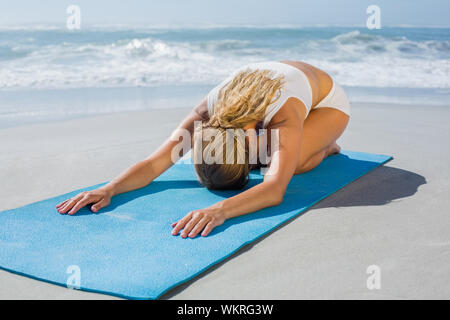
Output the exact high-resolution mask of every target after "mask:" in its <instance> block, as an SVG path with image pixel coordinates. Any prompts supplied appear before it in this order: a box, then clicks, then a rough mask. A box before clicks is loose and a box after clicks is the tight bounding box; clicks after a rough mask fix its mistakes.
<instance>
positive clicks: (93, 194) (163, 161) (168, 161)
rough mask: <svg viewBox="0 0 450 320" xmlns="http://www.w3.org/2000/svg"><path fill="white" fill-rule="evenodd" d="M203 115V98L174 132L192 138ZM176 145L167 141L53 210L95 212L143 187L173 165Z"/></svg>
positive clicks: (204, 102)
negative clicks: (98, 185)
mask: <svg viewBox="0 0 450 320" xmlns="http://www.w3.org/2000/svg"><path fill="white" fill-rule="evenodd" d="M207 115H208V109H207V102H206V98H205V99H203V100H202V101H201V102H200V104H199V105H198V106H197V107H195V108H194V109H193V110H192V111H191V112H190V113H189V114H188V115H187V116H186V117H185V118H184V119H183V121H181V123H180V124H179V125H178V127H177V128H176V129H175V131H174V132H179V130H180V129H184V130H188V131H189V132H190V134H191V135H192V133H193V130H194V121H200V120H206V119H207V117H208V116H207ZM179 143H180V141H174V140H173V139H171V138H168V139H167V140H166V141H165V142H164V143H163V144H162V145H161V146H160V147H159V148H158V149H157V150H156V151H155V152H154V153H153V154H152V155H150V156H149V157H148V158H146V159H144V160H142V161H140V162H138V163H136V164H135V165H133V166H131V167H129V168H128V169H126V170H125V171H124V172H123V173H122V174H120V175H119V176H117V177H116V178H115V179H113V180H112V181H111V182H109V183H108V184H106V185H104V186H102V187H100V188H99V189H96V190H92V191H88V192H82V193H80V194H78V195H77V196H75V197H73V198H71V199H67V200H66V201H63V202H61V203H60V204H58V205H57V206H56V208H57V210H58V212H59V213H61V214H65V213H68V214H70V215H72V214H75V213H76V212H77V211H78V210H80V209H81V208H82V207H84V206H86V205H88V204H91V203H93V204H94V205H93V206H92V207H91V210H92V211H94V212H97V211H98V210H99V209H101V208H103V207H105V206H107V205H108V204H109V203H110V201H111V198H112V197H113V196H115V195H117V194H119V193H124V192H128V191H131V190H135V189H139V188H142V187H145V186H146V185H148V184H149V183H150V182H152V181H153V180H154V179H156V178H157V177H158V176H160V175H161V174H162V173H163V172H164V171H166V170H167V169H168V168H170V167H171V166H172V165H173V162H172V149H173V148H174V147H175V146H176V145H177V144H179ZM190 145H191V144H190V142H189V144H186V146H189V147H190ZM187 150H188V149H187V148H186V149H183V151H187Z"/></svg>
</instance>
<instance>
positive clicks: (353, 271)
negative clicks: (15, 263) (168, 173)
mask: <svg viewBox="0 0 450 320" xmlns="http://www.w3.org/2000/svg"><path fill="white" fill-rule="evenodd" d="M186 112H187V109H170V110H154V111H145V112H141V111H140V112H128V113H116V114H111V115H104V116H96V117H90V118H82V119H74V120H69V121H64V122H60V123H40V124H34V125H27V126H22V127H15V128H8V129H0V145H1V149H2V152H1V154H0V181H1V182H2V183H1V184H0V199H1V201H0V210H6V209H12V208H15V207H19V206H22V205H25V204H28V203H31V202H35V201H38V200H42V199H45V198H49V197H52V196H55V195H58V194H62V193H66V192H69V191H72V190H74V189H78V188H82V187H86V186H89V185H93V184H96V183H100V182H104V181H107V180H110V179H111V178H113V177H114V176H115V175H116V174H117V173H119V172H120V171H122V170H123V169H124V168H126V167H127V166H129V165H131V164H133V163H134V162H136V161H138V160H140V159H142V158H144V157H146V156H147V155H149V154H150V153H151V152H152V151H153V150H155V148H156V147H157V146H158V145H159V144H160V143H161V142H162V141H163V140H164V139H165V138H166V137H167V135H168V134H169V133H170V132H171V130H172V129H173V128H174V127H175V125H176V124H177V122H178V121H179V120H180V119H181V118H182V117H183V115H184V114H185V113H186ZM449 120H450V107H448V106H432V107H431V106H430V107H423V106H413V105H388V104H354V105H353V116H352V119H351V122H350V125H349V128H348V129H347V131H346V133H345V134H344V136H343V137H342V138H341V139H340V144H341V146H342V147H343V148H344V149H349V150H356V151H365V152H372V153H382V154H389V155H393V156H394V160H392V161H391V162H389V163H388V164H387V165H385V166H383V167H380V168H378V169H376V170H374V171H373V172H371V173H369V174H367V175H366V176H364V177H362V178H361V179H359V180H357V181H355V182H353V183H351V184H350V185H348V186H347V187H345V188H344V189H342V190H340V191H339V192H337V193H335V194H333V195H332V196H330V197H328V198H326V199H324V200H323V201H321V202H320V203H318V204H317V205H315V206H314V207H312V208H311V209H310V210H308V211H307V212H306V213H304V214H303V215H301V216H299V217H298V218H296V219H294V220H293V221H291V222H289V223H287V224H286V225H284V226H282V227H281V228H279V229H277V230H276V231H274V232H272V233H271V234H269V235H268V236H265V237H264V238H263V239H262V240H260V241H257V242H256V243H254V244H252V245H249V246H247V247H245V248H244V249H243V250H241V251H240V252H239V253H237V254H235V255H234V256H232V257H231V258H230V259H227V260H226V261H225V262H222V263H220V264H219V265H217V266H215V267H213V268H212V269H210V270H209V271H208V272H206V273H204V274H203V275H201V276H199V277H197V278H195V279H194V280H193V281H190V282H188V283H187V284H183V285H181V286H179V287H177V288H175V289H173V290H171V291H169V292H168V293H166V294H165V295H164V296H163V297H162V298H163V299H211V298H212V299H433V298H444V299H449V298H450V282H449V280H450V279H449V275H450V232H449V230H450V210H449V205H450V200H449V196H448V194H449V191H450V182H449V177H450V174H449V173H450V161H449V160H450V149H449V148H448V141H449V139H450V129H449V125H450V123H449ZM55 214H56V212H55ZM371 265H376V266H378V267H379V268H380V271H381V288H380V289H373V290H369V289H368V287H367V284H366V281H367V278H368V277H369V274H367V273H366V270H367V268H368V267H369V266H371ZM0 283H1V286H0V299H116V298H114V297H111V296H108V295H101V294H93V293H87V292H82V291H76V290H69V289H66V288H63V287H59V286H55V285H51V284H48V283H44V282H40V281H36V280H32V279H29V278H26V277H22V276H18V275H14V274H11V273H8V272H5V271H0Z"/></svg>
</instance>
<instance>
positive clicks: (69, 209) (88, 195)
mask: <svg viewBox="0 0 450 320" xmlns="http://www.w3.org/2000/svg"><path fill="white" fill-rule="evenodd" d="M111 198H112V192H111V191H109V190H107V189H105V188H99V189H95V190H91V191H85V192H81V193H79V194H78V195H76V196H75V197H73V198H70V199H67V200H66V201H63V202H61V203H60V204H58V205H57V206H56V210H58V212H59V213H60V214H66V213H68V214H69V215H73V214H75V213H76V212H77V211H78V210H80V209H81V208H83V207H84V206H86V205H88V204H93V205H92V206H91V210H92V212H97V211H98V210H100V209H101V208H104V207H106V206H107V205H109V203H110V202H111Z"/></svg>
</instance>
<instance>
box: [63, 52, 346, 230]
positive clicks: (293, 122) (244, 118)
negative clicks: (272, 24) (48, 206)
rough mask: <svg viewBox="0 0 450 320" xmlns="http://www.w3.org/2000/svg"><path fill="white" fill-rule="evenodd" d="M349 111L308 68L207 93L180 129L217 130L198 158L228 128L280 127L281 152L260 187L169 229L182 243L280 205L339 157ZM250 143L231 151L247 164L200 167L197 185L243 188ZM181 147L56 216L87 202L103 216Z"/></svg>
mask: <svg viewBox="0 0 450 320" xmlns="http://www.w3.org/2000/svg"><path fill="white" fill-rule="evenodd" d="M349 112H350V105H349V102H348V99H347V97H346V95H345V93H344V91H343V89H342V88H341V87H340V86H339V85H338V84H336V83H335V82H334V81H333V80H332V79H331V77H330V76H329V75H328V74H326V73H325V72H324V71H322V70H319V69H318V68H315V67H313V66H311V65H309V64H306V63H303V62H297V61H288V60H285V61H280V62H278V61H267V62H259V63H252V64H249V65H246V66H243V67H242V68H239V69H238V70H236V71H235V72H233V73H232V74H231V75H230V76H229V77H227V78H226V79H225V80H224V81H223V82H222V83H220V84H219V85H217V86H216V87H215V88H214V89H212V90H211V91H210V92H209V93H208V95H207V97H205V98H204V99H203V101H202V102H201V103H200V104H199V105H198V106H197V107H195V108H194V109H193V110H192V111H191V112H190V113H189V114H188V115H187V117H186V118H185V119H184V120H183V121H182V122H181V123H180V124H179V126H178V128H177V129H178V130H179V129H181V130H188V131H189V133H190V134H193V133H194V121H202V122H203V128H202V129H207V128H215V129H216V133H215V134H213V136H215V138H214V139H211V140H209V141H206V142H204V141H202V140H200V142H198V141H197V140H196V139H194V153H196V150H200V154H202V151H203V152H206V151H209V150H210V149H211V148H214V147H217V143H219V142H218V141H222V140H219V139H216V138H217V137H219V136H224V135H225V131H226V129H230V128H239V129H243V130H247V131H251V129H255V128H259V127H262V128H266V129H278V138H279V140H278V148H277V149H276V150H274V151H273V154H272V155H271V161H270V163H269V167H268V169H267V172H266V174H265V176H264V180H263V182H262V183H260V184H258V185H256V186H254V187H252V188H249V189H247V190H245V191H243V192H241V193H239V194H237V195H235V196H233V197H230V198H228V199H225V200H223V201H220V202H218V203H216V204H214V205H212V206H210V207H208V208H205V209H200V210H194V211H192V212H189V213H188V214H187V215H186V216H184V217H183V218H182V219H180V220H179V221H177V222H174V223H173V224H172V228H173V230H172V234H173V235H178V234H179V232H181V237H183V238H186V237H190V238H193V237H195V236H197V235H198V234H201V235H202V236H207V235H208V234H209V233H210V232H211V230H212V229H213V228H214V227H216V226H219V225H221V224H222V223H223V222H224V221H225V220H226V219H229V218H232V217H236V216H239V215H243V214H247V213H250V212H254V211H257V210H260V209H263V208H265V207H269V206H274V205H278V204H280V203H281V202H282V199H283V195H284V193H285V191H286V188H287V185H288V183H289V181H290V180H291V178H292V176H293V175H294V174H300V173H303V172H306V171H309V170H311V169H313V168H315V167H316V166H317V165H319V164H320V162H321V161H322V160H323V159H324V158H326V157H327V156H328V155H330V154H334V153H338V152H339V150H340V147H339V146H338V145H337V144H336V140H337V139H338V138H339V137H340V136H341V134H342V133H343V132H344V130H345V128H346V126H347V123H348V121H349ZM196 141H197V142H196ZM234 142H236V141H234ZM234 142H233V143H234ZM220 143H222V142H220ZM248 145H249V144H248V143H245V144H242V143H241V144H239V143H236V145H235V146H234V149H235V151H237V153H238V154H239V153H241V154H244V158H245V161H244V162H243V163H242V162H240V163H238V162H237V161H236V159H235V156H234V155H233V160H234V161H231V163H230V162H229V161H227V162H226V163H223V164H217V163H209V164H205V163H198V164H195V169H196V172H197V175H198V178H199V180H200V182H201V183H202V184H203V185H205V186H206V187H208V188H211V189H225V188H240V187H242V186H244V185H245V183H246V181H247V177H248V173H249V170H250V164H249V156H248V153H249V152H248V150H247V149H248ZM176 146H177V147H178V146H179V141H177V140H176V139H168V140H167V141H166V142H164V143H163V144H162V145H161V146H160V148H159V149H157V150H156V151H155V152H154V153H153V154H152V155H151V156H150V157H148V158H147V159H145V160H143V161H141V162H139V163H137V164H135V165H133V166H132V167H130V168H128V169H127V170H126V171H125V172H124V173H122V174H121V175H119V176H118V177H117V178H115V179H114V180H112V181H111V182H110V183H108V184H106V185H104V186H102V187H100V188H99V189H96V190H92V191H88V192H82V193H80V194H78V195H77V196H75V197H73V198H71V199H67V200H66V201H64V202H62V203H60V204H58V205H57V210H58V212H59V213H61V214H65V213H68V214H69V215H73V214H75V213H76V212H77V211H78V210H79V209H80V208H82V207H84V206H86V205H88V204H92V206H91V210H92V211H93V212H98V211H99V210H100V209H101V208H103V207H106V206H107V205H108V204H109V203H110V201H111V198H112V197H113V196H114V195H117V194H119V193H123V192H127V191H131V190H135V189H138V188H142V187H144V186H146V185H148V184H149V183H150V182H151V181H153V180H154V179H155V178H157V177H158V176H159V175H161V174H162V173H163V172H164V171H165V170H167V169H168V168H169V167H170V166H171V165H172V164H173V161H172V152H173V150H175V147H176ZM269 148H270V146H269ZM216 150H217V149H216ZM184 151H185V150H184ZM224 157H225V158H227V156H226V155H224ZM228 158H229V157H228ZM228 160H229V159H228Z"/></svg>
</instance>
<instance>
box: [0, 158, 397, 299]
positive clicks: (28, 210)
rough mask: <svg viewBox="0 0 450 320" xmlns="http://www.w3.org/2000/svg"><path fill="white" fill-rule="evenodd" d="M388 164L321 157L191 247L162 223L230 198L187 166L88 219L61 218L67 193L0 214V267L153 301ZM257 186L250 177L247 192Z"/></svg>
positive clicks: (82, 214)
mask: <svg viewBox="0 0 450 320" xmlns="http://www.w3.org/2000/svg"><path fill="white" fill-rule="evenodd" d="M390 159H391V157H389V156H385V155H375V154H368V153H361V152H350V151H343V152H342V153H341V154H339V155H333V156H330V157H328V158H326V159H325V160H324V161H323V162H322V163H321V164H320V165H319V166H318V167H317V168H315V169H314V170H312V171H310V172H307V173H304V174H302V175H298V176H294V177H293V178H292V180H291V182H290V184H289V187H288V189H287V192H286V194H285V197H284V200H283V203H282V204H281V205H279V206H276V207H272V208H266V209H264V210H260V211H258V212H255V213H252V214H248V215H244V216H241V217H237V218H234V219H230V220H228V221H226V222H225V223H224V224H223V225H222V226H220V227H217V228H216V229H215V230H213V232H212V233H211V234H210V235H209V236H208V237H197V238H195V239H189V238H188V239H183V238H181V237H179V236H172V235H171V233H170V232H171V230H172V228H171V226H170V224H171V223H172V222H174V221H176V220H178V219H180V218H181V217H183V216H184V215H185V214H186V213H188V212H189V211H191V210H194V209H201V208H205V207H207V206H209V205H211V204H213V203H215V202H217V201H220V200H222V199H224V198H226V197H230V196H232V195H234V194H236V191H214V192H212V191H208V190H207V189H205V188H203V187H202V186H201V185H200V183H199V182H197V179H196V176H195V172H194V169H193V166H192V165H190V164H177V165H175V166H173V167H172V168H171V169H170V170H168V171H167V172H166V173H164V174H163V175H161V176H160V177H159V178H158V179H157V180H155V181H154V182H152V183H151V184H150V185H149V186H147V187H145V188H143V189H139V190H136V191H133V192H128V193H125V194H121V195H118V196H116V197H114V198H113V200H112V203H111V205H110V206H109V207H107V208H105V209H103V210H101V211H100V212H99V213H97V214H94V213H92V212H91V211H90V210H89V209H87V208H84V209H82V210H81V211H79V212H78V214H77V215H74V216H68V215H60V214H59V213H58V212H57V211H56V209H55V205H56V204H57V203H59V202H61V201H63V200H65V199H67V198H68V197H72V196H74V195H75V194H77V193H78V192H80V191H81V190H77V191H73V192H71V193H68V194H65V195H61V196H58V197H55V198H52V199H48V200H44V201H40V202H36V203H33V204H30V205H27V206H24V207H21V208H18V209H13V210H8V211H3V212H1V213H0V266H1V268H2V269H5V270H7V271H11V272H14V273H17V274H20V275H25V276H28V277H31V278H35V279H39V280H43V281H47V282H51V283H54V284H58V285H63V286H66V285H67V284H69V285H71V286H75V287H78V286H79V288H80V289H81V290H86V291H93V292H99V293H106V294H111V295H115V296H119V297H124V298H132V299H156V298H158V297H159V296H160V295H162V294H163V293H164V292H166V291H168V290H169V289H171V288H173V287H175V286H177V285H179V284H181V283H183V282H185V281H188V280H190V279H191V278H193V277H195V276H196V275H198V274H200V273H201V272H203V271H205V270H207V269H208V268H209V267H211V266H212V265H214V264H216V263H218V262H220V261H221V260H223V259H225V258H227V257H228V256H230V255H231V254H233V253H234V252H236V251H237V250H239V249H240V248H241V247H243V246H244V245H246V244H248V243H251V242H252V241H255V240H256V239H258V238H259V237H261V236H263V235H264V234H266V233H268V232H270V231H271V230H273V229H274V228H276V227H277V226H279V225H280V224H282V223H284V222H286V221H287V220H289V219H292V218H293V217H295V216H297V215H299V214H300V213H301V212H303V211H305V210H306V209H308V208H309V207H311V206H312V205H313V204H315V203H316V202H318V201H319V200H321V199H323V198H324V197H326V196H328V195H330V194H332V193H333V192H336V191H337V190H339V189H341V188H342V187H344V186H345V185H346V184H348V183H350V182H351V181H353V180H355V179H357V178H359V177H361V176H362V175H364V174H365V173H367V172H369V171H371V170H372V169H374V168H376V167H377V166H379V165H381V164H383V163H385V162H386V161H388V160H390ZM262 178H263V177H262V176H261V175H260V174H259V173H251V180H250V184H249V187H251V186H253V185H255V184H258V183H260V182H261V181H262ZM98 186H99V185H97V186H93V187H90V188H86V189H82V190H90V189H94V188H96V187H98ZM280 232H282V231H280Z"/></svg>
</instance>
